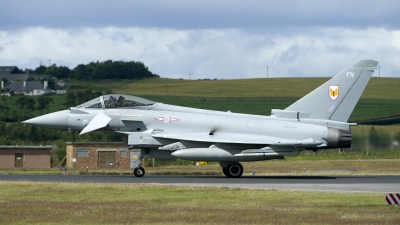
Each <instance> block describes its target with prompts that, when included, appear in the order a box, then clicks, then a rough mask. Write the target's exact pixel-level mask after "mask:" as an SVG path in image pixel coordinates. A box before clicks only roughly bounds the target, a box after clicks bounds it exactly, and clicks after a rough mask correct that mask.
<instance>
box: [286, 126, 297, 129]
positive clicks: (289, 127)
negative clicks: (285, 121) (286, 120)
mask: <svg viewBox="0 0 400 225" xmlns="http://www.w3.org/2000/svg"><path fill="white" fill-rule="evenodd" d="M283 128H284V129H296V126H293V125H283Z"/></svg>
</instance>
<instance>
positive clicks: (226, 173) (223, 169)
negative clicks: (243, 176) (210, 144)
mask: <svg viewBox="0 0 400 225" xmlns="http://www.w3.org/2000/svg"><path fill="white" fill-rule="evenodd" d="M222 172H223V173H224V175H225V176H227V177H230V176H229V173H228V166H226V167H222Z"/></svg>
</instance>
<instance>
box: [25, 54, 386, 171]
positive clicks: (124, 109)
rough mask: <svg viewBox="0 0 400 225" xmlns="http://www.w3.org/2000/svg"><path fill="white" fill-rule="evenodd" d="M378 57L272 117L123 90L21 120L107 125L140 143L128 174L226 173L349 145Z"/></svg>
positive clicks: (92, 127)
mask: <svg viewBox="0 0 400 225" xmlns="http://www.w3.org/2000/svg"><path fill="white" fill-rule="evenodd" d="M377 65H378V62H376V61H373V60H361V61H359V62H357V63H356V64H354V65H352V66H351V67H349V68H347V69H345V70H344V71H343V72H341V73H339V74H338V75H336V76H335V77H333V78H332V79H330V80H329V81H327V82H326V83H324V84H322V85H321V86H319V87H318V88H317V89H315V90H314V91H312V92H310V93H309V94H307V95H306V96H304V97H303V98H301V99H300V100H298V101H297V102H295V103H293V104H292V105H290V106H289V107H287V108H286V109H284V110H279V109H273V110H272V112H271V116H259V115H247V114H240V113H232V112H220V111H211V110H204V109H196V108H188V107H181V106H174V105H167V104H162V103H158V102H153V101H150V100H147V99H143V98H139V97H136V96H130V95H123V94H109V95H103V96H100V97H98V98H96V99H93V100H91V101H88V102H86V103H84V104H81V105H78V106H76V107H71V108H70V109H67V110H63V111H59V112H54V113H50V114H47V115H43V116H39V117H36V118H33V119H29V120H26V121H24V122H23V123H26V124H31V125H36V126H41V127H46V128H51V129H58V130H68V131H81V132H80V134H84V133H87V132H91V131H112V132H115V133H117V134H119V135H122V137H123V140H124V142H125V144H126V145H127V147H128V148H140V149H141V152H140V155H139V157H138V158H137V159H136V161H135V165H136V168H135V169H134V175H135V176H137V177H142V176H143V175H144V174H145V170H144V169H143V168H142V167H141V166H140V163H141V161H142V160H143V159H144V158H146V157H154V158H178V159H185V160H193V161H216V162H219V164H220V165H221V167H222V171H223V173H224V174H225V175H226V176H227V177H241V175H242V173H243V167H242V165H241V164H240V163H239V162H248V161H259V160H269V159H283V158H284V156H296V155H299V153H300V151H303V150H313V151H317V150H319V149H329V148H349V147H350V145H351V138H352V135H351V130H350V126H352V125H356V124H353V123H348V122H347V120H348V119H349V117H350V114H351V112H352V111H353V109H354V107H355V105H356V103H357V101H358V99H359V98H360V96H361V94H362V92H363V90H364V88H365V87H366V85H367V83H368V81H369V79H370V77H371V76H372V74H373V72H374V70H375V69H376V66H377Z"/></svg>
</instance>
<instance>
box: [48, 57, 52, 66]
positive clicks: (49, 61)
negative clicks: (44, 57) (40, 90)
mask: <svg viewBox="0 0 400 225" xmlns="http://www.w3.org/2000/svg"><path fill="white" fill-rule="evenodd" d="M48 60H49V67H50V63H51V59H48Z"/></svg>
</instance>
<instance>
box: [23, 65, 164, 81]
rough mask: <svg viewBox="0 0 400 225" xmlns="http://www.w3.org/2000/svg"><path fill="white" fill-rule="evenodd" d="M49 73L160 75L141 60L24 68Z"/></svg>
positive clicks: (117, 76)
mask: <svg viewBox="0 0 400 225" xmlns="http://www.w3.org/2000/svg"><path fill="white" fill-rule="evenodd" d="M28 72H29V73H31V74H49V75H52V76H54V77H56V78H58V79H76V80H96V79H143V78H153V77H157V78H158V77H160V76H159V75H157V74H154V73H152V72H151V71H150V70H149V68H148V67H147V66H146V65H144V64H143V63H142V62H135V61H129V62H124V61H112V60H107V61H104V62H99V61H97V62H90V63H88V64H79V65H77V66H76V67H75V68H73V69H70V68H68V67H66V66H57V65H56V64H52V65H50V66H48V67H47V66H45V65H40V66H38V67H37V68H36V69H25V73H28Z"/></svg>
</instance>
